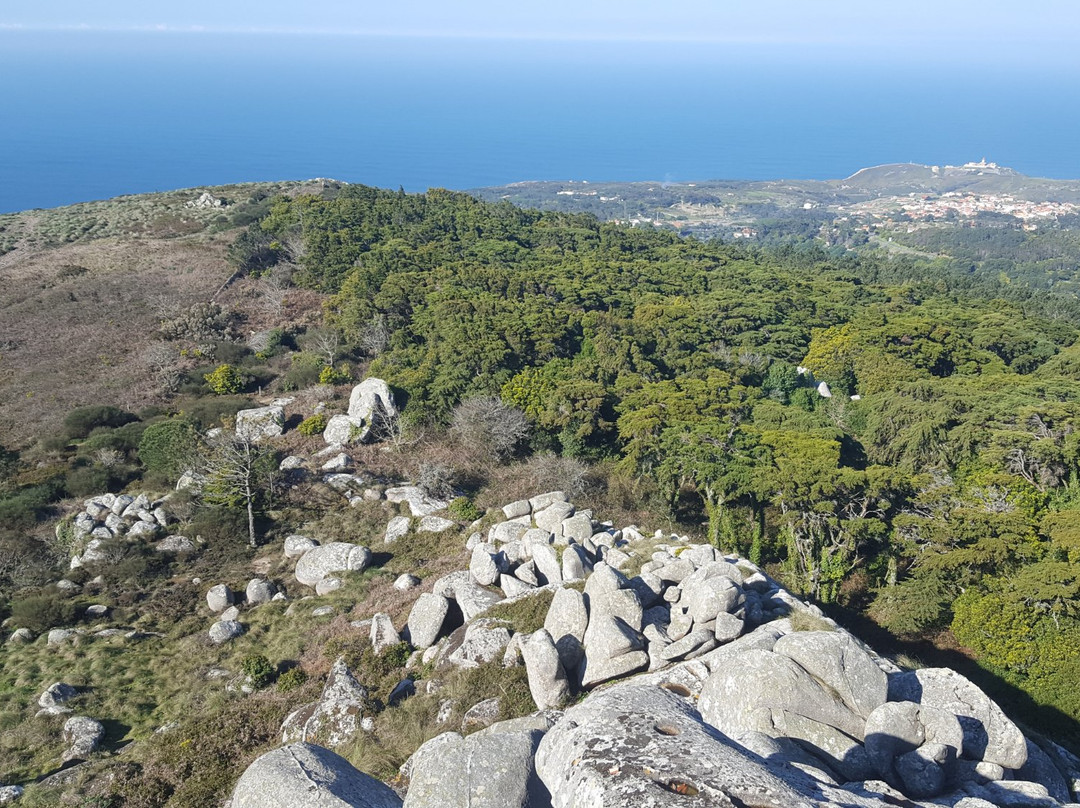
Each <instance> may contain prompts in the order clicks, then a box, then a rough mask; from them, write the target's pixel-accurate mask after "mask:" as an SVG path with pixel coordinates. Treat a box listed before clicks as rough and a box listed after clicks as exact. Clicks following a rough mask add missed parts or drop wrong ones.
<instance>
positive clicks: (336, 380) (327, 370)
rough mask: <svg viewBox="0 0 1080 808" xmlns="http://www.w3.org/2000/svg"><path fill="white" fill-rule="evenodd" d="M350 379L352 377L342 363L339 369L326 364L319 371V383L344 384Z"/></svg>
mask: <svg viewBox="0 0 1080 808" xmlns="http://www.w3.org/2000/svg"><path fill="white" fill-rule="evenodd" d="M350 379H352V374H351V373H350V372H349V369H348V368H347V367H345V366H344V365H342V367H341V369H340V370H339V369H337V368H334V367H331V366H330V365H327V366H326V367H324V368H323V369H322V370H320V371H319V384H344V383H345V382H347V381H349V380H350Z"/></svg>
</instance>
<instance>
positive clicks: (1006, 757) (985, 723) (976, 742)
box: [889, 668, 1027, 769]
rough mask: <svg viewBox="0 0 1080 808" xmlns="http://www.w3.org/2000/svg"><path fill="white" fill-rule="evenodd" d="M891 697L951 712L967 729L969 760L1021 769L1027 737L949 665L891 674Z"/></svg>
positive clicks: (965, 737) (967, 755)
mask: <svg viewBox="0 0 1080 808" xmlns="http://www.w3.org/2000/svg"><path fill="white" fill-rule="evenodd" d="M889 700H890V701H913V702H915V703H916V704H925V705H928V706H930V707H938V708H939V709H942V710H944V711H946V712H949V713H952V714H953V715H955V716H956V717H957V718H958V719H959V720H960V726H961V727H963V729H964V748H963V749H962V750H961V754H962V755H963V756H964V757H965V758H968V759H970V760H982V761H986V762H988V763H996V764H997V765H999V766H1002V767H1004V768H1006V769H1019V768H1020V767H1021V766H1023V765H1024V763H1025V762H1026V761H1027V741H1026V740H1025V739H1024V735H1023V733H1022V732H1020V729H1019V728H1018V727H1017V726H1016V724H1014V723H1013V722H1012V721H1010V720H1009V719H1008V718H1006V717H1005V713H1003V712H1002V711H1001V708H1000V707H998V706H997V705H996V704H995V703H994V702H992V701H991V700H990V697H989V696H987V695H986V694H985V693H983V692H982V691H981V690H980V689H979V688H978V687H976V686H975V685H974V684H972V683H971V682H970V681H969V680H967V679H965V678H964V677H963V676H961V675H960V674H959V673H957V672H956V671H953V670H949V669H948V668H922V669H921V670H917V671H910V672H907V673H901V674H896V675H893V676H891V677H890V678H889Z"/></svg>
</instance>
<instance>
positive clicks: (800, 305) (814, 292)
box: [237, 187, 1080, 717]
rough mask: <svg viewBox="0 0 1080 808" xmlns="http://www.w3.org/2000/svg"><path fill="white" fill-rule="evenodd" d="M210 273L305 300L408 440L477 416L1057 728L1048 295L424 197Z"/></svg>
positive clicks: (1066, 430) (1061, 517)
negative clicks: (306, 295) (618, 479)
mask: <svg viewBox="0 0 1080 808" xmlns="http://www.w3.org/2000/svg"><path fill="white" fill-rule="evenodd" d="M237 256H238V260H239V261H240V262H241V263H244V262H245V261H248V262H249V264H250V268H251V269H253V270H254V271H260V269H261V268H263V267H264V266H265V264H266V262H267V261H270V262H272V261H274V260H278V259H285V258H288V259H290V260H293V261H295V262H297V264H298V265H299V266H300V267H301V269H300V271H299V272H298V274H297V275H296V280H297V281H298V282H299V283H301V284H303V285H307V286H309V287H311V288H313V289H317V290H320V291H323V292H327V293H330V294H332V295H333V296H332V298H331V300H330V303H329V306H328V315H329V317H330V319H331V321H332V322H333V324H334V325H335V326H337V327H338V328H339V329H341V331H342V332H343V333H344V334H345V335H346V337H347V339H348V340H350V341H351V342H353V343H356V344H361V345H364V346H367V348H366V349H367V350H368V351H369V352H370V353H371V354H372V355H374V356H376V359H375V361H374V363H373V364H372V366H371V369H370V370H371V373H372V374H374V375H378V376H382V377H384V378H386V379H388V380H389V381H390V383H391V384H393V385H394V386H396V388H398V389H399V390H400V391H401V393H402V394H403V398H404V400H405V401H406V407H405V414H406V416H407V417H408V418H409V419H411V421H412V422H413V423H420V422H431V421H436V422H437V421H439V420H441V419H445V418H447V416H448V414H449V413H450V412H451V409H452V408H453V407H454V406H455V405H456V404H458V403H459V402H461V401H462V400H464V399H468V398H469V397H474V396H479V395H497V396H499V397H501V399H502V400H503V402H505V403H506V404H509V405H512V406H514V407H517V408H519V409H520V410H521V411H523V412H524V413H525V415H526V416H527V417H528V419H529V420H530V422H531V425H532V427H533V438H532V444H533V449H534V450H544V449H554V450H557V451H558V452H561V453H562V454H564V455H568V456H572V457H578V458H583V459H587V460H594V461H595V460H606V461H609V462H614V463H617V464H618V467H619V468H621V469H622V470H623V471H625V472H628V473H632V474H635V475H639V476H642V477H647V478H649V479H651V480H652V481H654V482H655V483H656V484H657V485H658V486H659V487H660V490H662V491H664V492H666V493H665V497H666V500H667V502H668V503H669V505H670V506H671V507H673V508H679V507H681V508H686V509H691V510H692V509H700V512H701V514H702V515H703V519H704V520H705V522H706V524H707V531H708V536H709V538H710V539H711V540H712V541H714V542H716V543H717V544H718V545H719V546H722V547H726V548H732V549H738V550H739V551H741V552H744V553H747V554H749V556H750V557H751V558H753V559H755V560H761V561H763V562H765V563H771V564H774V565H777V567H778V568H779V569H781V570H782V571H783V574H784V575H785V578H786V580H787V581H789V582H790V583H791V584H792V585H793V586H794V587H796V588H798V589H799V590H801V591H803V592H805V593H806V594H807V595H809V596H811V597H814V598H816V599H818V600H819V601H821V602H824V603H830V602H836V601H842V602H845V603H849V604H853V605H855V606H866V607H867V608H868V610H869V613H870V614H871V615H873V617H874V618H875V619H876V620H877V621H878V622H879V623H881V624H882V625H884V626H885V627H887V628H888V629H890V630H892V631H894V632H896V633H897V634H901V635H927V634H931V633H933V632H935V631H938V630H941V629H944V628H947V627H951V629H952V631H953V632H954V634H955V636H956V638H957V639H958V640H959V642H960V643H962V644H963V645H965V646H967V647H970V648H971V649H973V650H974V651H975V652H976V653H977V655H978V657H979V659H980V661H981V662H982V663H983V664H984V665H986V666H987V667H989V668H990V669H991V670H993V671H995V672H996V673H998V674H999V675H1000V676H1001V677H1003V678H1004V679H1005V680H1007V681H1009V682H1011V683H1013V684H1015V685H1017V686H1019V687H1021V688H1023V689H1024V690H1026V691H1027V692H1028V693H1029V694H1031V696H1032V697H1033V698H1034V699H1035V701H1037V702H1039V703H1042V704H1046V705H1052V706H1054V707H1056V708H1058V709H1060V710H1062V711H1063V712H1065V713H1067V714H1069V715H1071V716H1073V717H1080V698H1078V695H1077V693H1076V689H1075V686H1074V685H1075V682H1076V681H1077V679H1078V677H1080V615H1078V614H1077V606H1076V604H1077V602H1078V601H1077V597H1076V596H1077V594H1078V592H1080V565H1078V563H1080V519H1078V518H1077V517H1078V516H1080V479H1078V472H1080V433H1078V432H1077V430H1076V425H1077V422H1078V417H1080V397H1078V393H1080V375H1078V374H1080V346H1078V345H1077V337H1078V334H1080V309H1078V308H1077V306H1076V304H1075V301H1071V300H1067V299H1065V298H1061V297H1051V296H1048V295H1042V294H1039V293H1037V292H1034V291H1032V290H1031V289H1030V288H1027V289H1020V288H1017V286H1016V285H1010V284H1007V283H999V282H998V281H997V280H996V279H993V278H989V279H987V278H986V277H985V276H984V275H981V274H980V275H977V276H976V275H971V274H970V273H964V272H962V271H954V270H950V269H949V268H948V267H943V266H941V265H937V266H934V265H926V264H918V263H913V262H910V261H904V260H899V259H893V260H884V259H879V258H875V257H858V256H854V255H852V254H850V253H843V252H839V251H832V252H825V251H822V250H820V249H819V248H815V247H810V246H808V247H804V248H787V249H781V250H773V251H766V250H760V249H743V248H737V247H733V246H730V245H723V244H719V243H703V242H699V241H695V240H691V239H682V238H679V237H678V236H676V235H674V234H671V233H667V232H662V231H656V230H650V229H632V228H627V227H621V226H616V225H612V224H603V223H600V222H599V221H597V220H595V219H594V218H592V217H589V216H584V215H568V214H560V213H553V212H543V213H541V212H536V211H526V210H521V209H518V208H515V207H512V206H511V205H509V204H506V203H504V204H490V203H482V202H479V201H476V200H475V199H473V198H470V197H468V196H465V195H460V194H453V193H449V192H444V191H431V192H429V193H428V194H426V195H420V196H411V195H405V194H394V193H390V192H383V191H377V190H374V189H369V188H362V187H351V188H347V189H345V190H343V191H342V192H341V193H340V194H339V195H337V196H336V198H333V199H323V198H316V197H300V198H296V199H291V200H289V199H282V200H280V201H279V202H277V203H276V204H275V205H274V206H273V208H272V210H271V211H270V213H269V215H268V216H266V217H265V218H264V219H263V220H262V221H261V222H260V223H259V224H257V225H255V226H253V227H252V229H251V230H250V231H249V232H248V233H247V234H246V235H245V237H244V238H243V239H242V240H241V242H239V244H238V247H237ZM249 259H250V260H249ZM820 382H824V383H825V384H826V385H827V388H828V391H829V392H831V395H829V396H825V395H822V393H823V392H825V388H824V387H822V388H819V387H818V386H817V385H818V384H819V383H820Z"/></svg>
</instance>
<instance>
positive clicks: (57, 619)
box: [11, 593, 76, 634]
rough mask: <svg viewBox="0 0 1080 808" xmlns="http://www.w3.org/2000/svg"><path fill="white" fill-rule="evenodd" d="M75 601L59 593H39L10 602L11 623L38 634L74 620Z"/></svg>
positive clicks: (66, 624) (67, 624)
mask: <svg viewBox="0 0 1080 808" xmlns="http://www.w3.org/2000/svg"><path fill="white" fill-rule="evenodd" d="M75 611H76V608H75V603H74V602H73V601H71V600H69V599H67V598H65V597H63V596H62V595H60V594H58V593H57V594H53V593H41V594H36V595H29V596H27V597H24V598H21V599H19V600H15V601H13V602H12V604H11V624H12V625H13V626H16V627H18V628H28V629H30V630H31V631H33V632H35V633H38V634H40V633H41V632H43V631H48V630H49V629H51V628H58V627H60V626H70V625H71V624H72V623H74V622H75Z"/></svg>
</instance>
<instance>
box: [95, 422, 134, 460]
mask: <svg viewBox="0 0 1080 808" xmlns="http://www.w3.org/2000/svg"><path fill="white" fill-rule="evenodd" d="M145 429H146V424H143V423H140V422H138V421H133V422H132V423H130V424H126V425H124V426H120V427H116V428H115V429H113V428H111V427H100V426H99V427H96V428H95V429H94V431H93V432H91V433H90V437H88V438H87V439H86V440H84V441H83V442H82V445H81V446H79V454H80V455H83V456H84V457H92V456H93V455H94V454H95V453H96V452H98V450H100V449H114V450H116V451H118V452H123V453H124V454H125V455H126V454H127V453H128V452H133V451H135V450H136V448H138V446H139V441H140V440H141V438H142V434H143V431H144V430H145Z"/></svg>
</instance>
